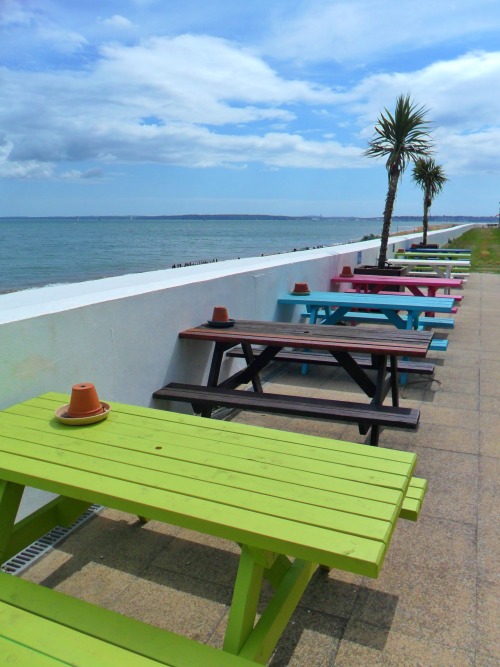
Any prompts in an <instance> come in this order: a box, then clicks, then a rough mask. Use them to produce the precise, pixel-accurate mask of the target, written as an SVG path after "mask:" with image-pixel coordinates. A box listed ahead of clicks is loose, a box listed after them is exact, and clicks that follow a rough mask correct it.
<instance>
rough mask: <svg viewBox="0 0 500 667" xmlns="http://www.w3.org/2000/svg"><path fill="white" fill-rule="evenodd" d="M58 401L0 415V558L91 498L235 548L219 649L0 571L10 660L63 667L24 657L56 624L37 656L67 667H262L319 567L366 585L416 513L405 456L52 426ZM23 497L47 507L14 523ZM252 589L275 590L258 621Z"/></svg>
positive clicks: (229, 431)
mask: <svg viewBox="0 0 500 667" xmlns="http://www.w3.org/2000/svg"><path fill="white" fill-rule="evenodd" d="M68 400H69V396H68V395H65V394H58V393H48V394H43V395H41V396H39V397H37V398H33V399H31V400H27V401H24V402H22V403H19V404H17V405H13V406H12V407H10V408H7V409H5V410H3V411H2V412H0V433H1V435H0V562H3V561H5V560H7V559H9V558H11V557H12V556H13V555H14V554H15V553H17V552H18V551H19V550H21V549H23V548H25V547H27V546H28V545H29V544H31V543H32V542H33V540H35V539H37V538H39V537H41V536H42V535H43V534H44V533H45V532H46V531H48V530H49V529H51V528H53V527H54V526H55V525H63V526H66V525H69V524H71V523H72V522H73V521H74V520H75V519H76V518H77V517H78V516H79V515H80V514H81V513H82V512H83V511H85V509H86V508H88V507H89V506H90V505H91V504H93V503H98V504H101V505H104V506H106V507H110V508H115V509H117V510H121V511H124V512H129V513H131V514H134V515H137V516H140V517H146V518H147V519H154V520H157V521H161V522H164V523H169V524H174V525H176V526H181V527H186V528H190V529H193V530H196V531H198V532H201V533H205V534H207V535H213V536H217V537H219V538H223V539H227V540H232V541H234V542H237V543H238V544H239V545H240V546H241V556H240V562H239V569H238V573H237V576H236V580H235V583H234V592H233V599H232V603H231V607H230V610H229V615H228V621H227V629H226V634H225V639H224V647H223V651H222V652H221V651H218V650H216V649H213V648H211V647H208V646H203V645H200V644H198V643H197V642H194V641H192V640H188V639H186V638H179V637H178V636H177V635H175V634H174V633H169V632H166V631H164V630H160V629H158V628H152V627H151V626H149V625H147V624H144V623H139V622H138V621H135V620H133V619H130V618H127V617H125V616H122V615H120V614H116V613H115V612H111V611H109V610H104V609H101V608H99V607H96V606H95V605H90V604H89V603H86V602H84V601H82V600H76V599H75V598H71V597H68V596H66V595H63V594H62V593H60V592H58V591H55V590H51V589H48V588H46V587H43V586H38V585H37V584H34V583H32V582H29V581H25V580H22V579H20V578H18V577H13V576H11V575H7V574H3V573H0V619H6V622H4V623H2V624H1V629H0V644H1V646H2V649H1V650H2V651H4V653H3V655H8V656H11V657H12V656H13V659H14V660H15V659H16V657H17V658H18V659H20V656H21V654H22V656H23V657H24V659H25V662H22V663H21V662H19V664H36V665H39V664H43V665H44V666H45V665H55V664H56V663H57V664H60V663H59V662H57V660H56V659H54V660H53V661H48V660H47V661H44V662H42V663H40V662H36V661H35V660H34V658H35V657H36V655H38V654H39V653H40V651H41V650H42V649H40V647H41V646H43V647H45V646H46V645H47V644H48V642H49V639H50V637H49V634H48V633H49V632H50V631H51V630H54V628H53V627H52V626H53V625H54V624H55V625H56V626H57V627H60V628H61V632H60V633H58V632H57V627H56V632H55V633H53V634H52V635H50V636H54V637H57V638H59V637H61V638H62V639H61V640H60V642H59V645H58V646H57V644H58V642H52V644H51V648H50V651H54V652H56V653H57V652H58V651H59V653H60V652H61V651H63V650H64V651H65V654H64V656H65V657H64V656H63V657H64V659H65V660H68V657H67V656H68V655H70V656H71V655H74V656H78V661H77V662H72V661H68V662H67V663H64V664H78V665H89V666H90V665H107V664H115V663H114V662H112V657H111V655H109V656H108V653H106V651H108V650H112V649H113V647H114V648H115V649H119V650H120V651H122V652H127V651H128V652H135V653H138V654H140V655H139V657H140V658H141V659H140V660H139V659H138V660H136V661H130V662H124V661H121V662H117V663H116V664H127V665H141V666H142V667H145V666H146V665H153V664H165V665H167V664H168V665H174V664H175V665H176V666H180V665H183V666H186V667H188V666H192V665H195V664H196V665H206V666H207V667H209V666H213V667H225V666H226V665H227V666H229V665H231V666H233V665H234V667H236V666H241V667H244V665H247V664H250V663H249V662H248V661H249V660H251V661H254V662H258V663H261V664H264V663H266V662H267V661H268V660H269V658H270V656H271V654H272V652H273V650H274V647H275V645H276V643H277V641H278V640H279V637H280V636H281V634H282V632H283V630H284V629H285V628H286V626H287V624H288V622H289V620H290V617H291V616H292V613H293V611H294V609H295V608H296V607H297V605H298V603H299V602H300V599H301V597H302V594H303V592H304V590H305V589H306V587H307V584H308V582H309V580H310V579H311V577H312V575H313V573H314V572H315V570H316V568H317V567H318V565H319V564H321V565H322V566H324V567H327V568H338V569H340V570H345V571H348V572H352V573H356V574H362V575H365V576H369V577H377V575H378V574H379V572H380V570H381V568H382V565H383V562H384V558H385V556H386V553H387V550H388V548H389V545H390V542H391V538H392V535H393V532H394V528H395V525H396V523H397V521H398V519H399V518H407V519H411V520H415V519H416V518H417V517H418V514H419V512H420V507H421V503H422V499H423V497H424V494H425V488H426V482H425V480H419V479H416V478H414V477H413V471H414V469H415V464H416V455H415V454H413V453H410V452H403V451H397V450H390V449H385V448H382V447H380V448H372V447H365V446H364V445H357V444H353V443H348V442H342V441H338V440H330V439H326V438H320V437H316V436H306V435H301V434H294V433H287V432H284V431H277V430H271V429H267V428H261V427H253V426H247V425H241V424H233V423H231V422H225V421H220V420H210V419H204V418H203V417H194V416H191V415H185V414H178V413H174V412H167V411H161V410H156V409H152V408H144V407H138V406H132V405H126V404H123V403H114V402H110V407H111V410H110V413H109V416H108V417H107V419H105V420H103V421H100V422H99V423H94V424H91V425H85V426H69V425H66V424H61V423H59V421H57V420H56V419H55V417H54V412H55V410H56V409H57V408H58V407H59V406H61V405H62V404H65V403H68ZM28 486H30V487H35V488H37V489H41V490H44V491H49V492H52V493H55V494H57V497H56V498H55V499H54V500H52V501H51V502H49V503H48V504H47V505H46V506H45V507H43V508H41V509H40V510H37V511H35V512H34V513H33V514H32V515H30V516H28V517H26V518H25V519H23V520H22V521H20V522H18V523H15V518H16V515H17V511H18V508H19V503H20V501H21V497H22V494H23V490H24V489H25V487H28ZM117 548H119V545H117ZM264 579H267V580H268V581H270V583H271V584H272V586H273V588H274V590H275V592H274V595H272V596H271V598H270V600H269V602H268V603H267V605H266V607H265V609H264V610H260V611H262V613H261V614H260V617H259V618H258V619H257V606H258V603H259V598H260V593H261V587H262V583H263V580H264ZM172 613H174V614H175V610H172ZM9 619H10V620H12V619H13V620H12V624H11V622H10V620H9ZM51 624H52V625H51ZM35 630H37V632H35ZM68 633H69V634H68ZM72 633H73V634H72ZM75 633H76V634H77V635H78V637H77V638H81V636H84V638H85V641H86V643H85V644H82V648H81V652H82V653H80V652H79V648H78V647H79V646H80V645H79V644H74V643H72V642H74V641H75V637H74V636H73V635H74V634H75ZM47 637H49V639H47ZM61 642H62V644H63V647H62V648H61ZM89 642H90V644H91V646H90V649H89V648H88V643H89ZM197 647H198V648H197ZM199 647H201V648H199ZM43 650H45V648H44V649H43ZM46 650H47V651H49V649H46ZM87 650H91V651H93V653H91V658H90V659H89V660H87V661H85V660H83V657H82V656H83V655H84V654H85V655H86V653H85V651H87ZM30 651H32V653H31V654H30ZM59 653H57V655H59ZM29 655H31V657H32V660H31V661H30V660H29V659H27V658H26V656H28V658H29ZM172 655H175V656H176V658H175V661H174V658H172V657H170V658H169V656H172ZM92 656H94V657H93V658H92ZM105 656H108V658H106V657H105ZM120 656H121V654H120V655H118V656H116V655H115V656H114V659H117V660H122V659H123V656H121V657H120ZM98 658H99V659H100V660H98ZM106 659H108V662H106ZM61 660H62V658H61ZM75 660H76V657H75ZM110 660H111V662H110ZM13 664H18V663H15V662H14V663H13Z"/></svg>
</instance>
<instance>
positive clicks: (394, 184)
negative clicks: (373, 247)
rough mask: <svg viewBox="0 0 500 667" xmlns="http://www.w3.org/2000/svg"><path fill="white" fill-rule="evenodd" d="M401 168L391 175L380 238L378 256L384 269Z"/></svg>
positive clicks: (379, 264)
mask: <svg viewBox="0 0 500 667" xmlns="http://www.w3.org/2000/svg"><path fill="white" fill-rule="evenodd" d="M398 180H399V170H395V171H394V172H392V173H391V174H390V176H389V188H388V190H387V195H386V198H385V209H384V224H383V225H382V236H381V238H380V254H379V256H378V268H379V269H383V268H384V266H385V262H386V260H387V245H388V243H389V232H390V231H391V222H392V211H393V210H394V202H395V200H396V192H397V189H398Z"/></svg>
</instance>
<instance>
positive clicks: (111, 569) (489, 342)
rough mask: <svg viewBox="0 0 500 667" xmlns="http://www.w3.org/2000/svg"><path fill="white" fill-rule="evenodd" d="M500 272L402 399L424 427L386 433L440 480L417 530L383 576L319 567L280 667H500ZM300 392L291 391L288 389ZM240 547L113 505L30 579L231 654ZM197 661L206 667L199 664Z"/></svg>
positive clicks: (326, 389)
mask: <svg viewBox="0 0 500 667" xmlns="http://www.w3.org/2000/svg"><path fill="white" fill-rule="evenodd" d="M499 292H500V275H493V274H483V275H481V274H471V276H470V278H469V282H468V284H467V286H466V288H465V290H464V299H463V301H462V305H461V306H460V308H459V311H458V313H457V315H456V328H455V329H454V330H452V331H451V332H450V333H449V334H447V335H448V338H449V341H450V343H449V348H448V351H447V352H446V353H443V354H439V353H438V354H434V358H435V359H436V362H437V364H438V366H437V371H436V374H435V378H434V380H432V381H431V380H429V379H422V378H415V377H414V376H413V377H411V380H410V384H409V385H408V386H407V387H406V388H405V390H404V392H403V395H404V398H403V400H402V405H406V406H416V407H420V408H421V411H422V417H421V420H422V423H421V426H420V429H419V430H418V432H416V433H411V432H404V431H400V432H397V431H391V430H385V431H383V433H382V436H381V440H380V444H381V446H387V447H393V448H398V449H404V450H409V451H414V452H416V453H417V456H418V466H417V471H416V474H417V475H419V476H422V477H425V478H426V479H427V480H428V482H429V491H428V494H427V497H426V500H425V502H424V506H423V511H422V514H421V517H420V519H419V521H418V522H417V523H412V522H406V521H400V522H399V523H398V526H397V528H396V531H395V534H394V537H393V540H392V543H391V546H390V548H389V552H388V555H387V558H386V561H385V564H384V567H383V570H382V573H381V575H380V577H379V578H378V579H376V580H374V579H369V578H367V577H362V576H354V575H349V574H346V573H342V572H338V571H332V572H330V574H329V575H327V574H325V573H323V572H317V573H316V575H315V576H314V578H313V580H312V581H311V583H310V585H309V588H308V590H307V592H306V595H305V597H304V599H303V601H302V603H301V605H300V607H299V608H298V610H297V611H296V613H295V615H294V617H293V619H292V623H291V624H290V626H289V628H288V630H287V631H286V633H285V635H284V636H283V637H282V639H281V641H280V643H279V645H278V648H277V650H276V652H275V655H274V656H273V658H272V660H271V662H270V663H269V664H270V665H273V667H278V666H285V665H290V666H292V667H327V666H328V667H331V666H332V665H335V666H336V667H341V666H342V667H358V666H360V665H361V666H364V665H369V666H370V667H375V666H384V667H386V666H387V667H388V666H390V667H400V666H401V667H411V666H415V667H417V666H418V667H447V666H450V667H472V666H476V667H493V666H498V665H500V641H499V632H498V627H499V617H500V614H499V602H498V601H499V600H500V578H499V575H500V541H499V521H498V518H499V511H498V498H499V494H498V487H499V480H500V465H499V455H500V435H499V434H500V344H499V341H500V310H499V308H498V304H499ZM342 373H343V372H342V371H341V370H338V371H335V372H334V373H333V374H332V371H331V370H328V371H325V370H324V369H321V368H317V367H311V368H310V370H309V372H308V374H307V375H305V376H304V375H301V374H300V368H299V367H298V366H297V367H294V368H290V369H288V370H286V372H283V373H281V374H280V375H277V376H275V377H274V378H273V379H272V382H273V385H276V386H275V387H273V389H274V390H275V391H280V390H283V391H285V390H286V391H288V392H297V393H300V394H307V395H325V396H330V397H335V396H340V395H342V397H343V398H345V399H347V400H349V396H346V393H347V394H348V393H349V392H353V391H354V390H353V388H352V384H351V382H347V381H346V380H345V378H344V377H343V376H342ZM284 385H286V387H285V386H284ZM236 419H237V421H240V422H246V423H253V424H262V425H266V426H270V427H275V428H283V429H287V430H295V431H298V432H306V431H307V432H308V433H315V434H317V435H325V436H328V437H333V438H339V439H343V440H349V441H353V442H363V438H362V436H360V435H359V433H358V430H357V428H356V427H354V426H345V425H342V424H328V423H325V422H315V421H311V420H294V419H290V418H286V419H284V418H280V417H275V416H264V415H258V414H255V413H240V414H239V415H238V416H237V417H236ZM237 553H238V549H237V547H236V546H234V545H232V544H229V543H226V542H223V541H220V540H217V539H215V538H214V539H209V538H206V537H203V536H200V535H198V534H196V533H192V532H190V531H187V530H181V529H176V528H170V527H168V526H163V525H160V524H158V523H155V522H151V523H149V524H147V525H146V526H141V525H140V524H139V522H138V521H137V519H136V518H135V517H132V516H130V515H126V514H121V513H119V512H115V511H110V510H105V511H104V512H103V513H102V514H100V515H99V516H98V517H96V518H95V519H94V520H92V521H91V522H89V523H88V524H87V525H86V526H85V527H84V528H82V529H81V530H80V531H78V532H77V533H74V534H73V535H71V536H70V537H69V538H68V539H67V540H66V541H65V542H64V543H62V544H61V545H60V546H59V548H57V549H55V550H54V551H52V552H51V553H50V554H48V555H47V556H45V557H44V558H42V559H41V560H40V561H38V562H37V563H35V564H34V565H33V566H32V567H31V568H30V569H29V570H27V571H25V573H24V574H23V576H24V577H25V578H28V579H31V580H35V581H41V582H43V583H44V584H45V585H47V586H50V587H55V588H58V589H59V590H62V591H65V592H67V593H69V594H72V595H75V596H79V597H83V598H85V599H87V600H90V601H93V602H96V603H97V604H100V605H103V606H107V607H109V608H111V609H115V610H118V611H120V612H123V613H125V614H129V615H132V616H136V617H138V618H140V619H142V620H145V621H147V622H150V623H153V624H156V625H159V626H161V627H165V628H168V629H170V630H173V631H177V632H180V633H182V634H185V635H188V636H190V637H192V638H195V639H197V640H199V641H202V642H206V643H209V644H212V645H215V646H220V645H221V641H222V637H223V632H224V627H225V623H226V620H227V611H228V605H229V603H230V597H231V587H232V582H233V580H234V576H235V573H236V567H237ZM193 667H197V666H193Z"/></svg>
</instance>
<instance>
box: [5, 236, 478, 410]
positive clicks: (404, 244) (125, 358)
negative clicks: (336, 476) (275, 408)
mask: <svg viewBox="0 0 500 667" xmlns="http://www.w3.org/2000/svg"><path fill="white" fill-rule="evenodd" d="M471 226H472V225H466V226H461V227H454V228H450V229H447V230H442V231H439V232H433V233H431V235H430V236H431V238H430V239H429V241H430V242H436V243H439V244H442V243H446V242H447V241H448V239H451V238H455V237H456V236H459V235H460V234H462V233H463V232H464V231H466V230H467V229H469V228H470V227H471ZM420 239H421V236H420V235H419V234H408V235H405V236H397V237H393V238H392V239H391V243H390V246H389V256H391V255H392V254H394V253H395V252H396V250H397V249H398V248H408V247H409V246H410V245H411V243H414V242H418V241H420ZM378 246H379V241H366V242H361V243H354V244H347V245H342V246H333V247H330V248H323V249H317V250H308V251H301V252H296V253H286V254H281V255H273V256H269V257H258V258H251V259H241V260H230V261H227V262H220V263H215V264H206V265H201V266H199V267H185V268H179V269H168V270H165V271H155V272H149V273H142V274H135V275H128V276H121V277H117V278H107V279H104V280H97V281H91V282H86V283H78V284H71V285H60V286H54V287H45V288H42V289H34V290H26V291H22V292H14V293H11V294H5V295H2V296H0V350H1V357H0V378H1V382H0V408H4V407H7V406H9V405H12V404H14V403H17V402H19V401H22V400H26V399H28V398H31V397H33V396H36V395H38V394H40V393H43V392H46V391H61V392H67V393H69V392H70V391H71V386H72V385H73V384H75V383H77V382H93V383H94V384H95V385H96V387H97V390H98V392H99V395H100V397H101V398H102V399H103V400H117V401H122V402H126V403H132V404H136V405H150V404H151V393H152V392H153V391H154V390H155V389H157V388H159V387H161V386H163V385H164V384H166V383H167V382H169V381H173V380H176V381H179V382H182V381H189V382H193V383H201V382H203V380H204V379H205V378H206V373H207V370H208V369H207V362H208V360H209V354H210V350H211V346H210V344H208V343H207V344H206V345H205V344H203V345H202V344H200V343H197V342H194V341H179V339H178V337H177V334H178V332H179V331H180V330H182V329H185V328H188V327H191V326H195V325H198V324H200V323H202V322H203V321H205V320H207V319H209V318H210V316H211V314H212V309H213V306H214V305H225V306H227V307H228V309H229V313H230V317H234V318H239V319H263V320H272V319H276V320H287V319H290V318H291V317H292V316H293V314H292V312H291V311H290V310H287V309H286V308H285V307H281V309H278V306H277V304H276V298H277V295H278V294H281V293H284V292H288V291H290V289H291V288H292V287H293V285H294V283H295V282H299V281H300V282H307V283H308V284H309V285H310V286H311V288H313V289H315V290H326V291H328V290H329V288H330V277H331V276H333V275H336V274H337V273H339V272H340V271H341V270H342V267H343V266H345V265H349V266H351V267H353V268H354V267H355V266H358V265H359V264H375V263H376V259H377V255H378ZM228 363H229V362H228Z"/></svg>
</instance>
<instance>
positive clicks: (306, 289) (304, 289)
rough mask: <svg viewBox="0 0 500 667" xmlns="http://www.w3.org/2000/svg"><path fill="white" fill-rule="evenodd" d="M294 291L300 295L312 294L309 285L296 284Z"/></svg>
mask: <svg viewBox="0 0 500 667" xmlns="http://www.w3.org/2000/svg"><path fill="white" fill-rule="evenodd" d="M293 291H294V292H295V293H296V294H298V293H301V292H310V289H309V285H308V284H307V283H295V286H294V288H293Z"/></svg>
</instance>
